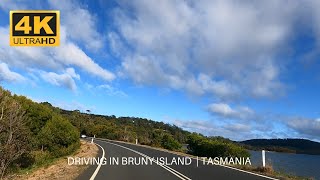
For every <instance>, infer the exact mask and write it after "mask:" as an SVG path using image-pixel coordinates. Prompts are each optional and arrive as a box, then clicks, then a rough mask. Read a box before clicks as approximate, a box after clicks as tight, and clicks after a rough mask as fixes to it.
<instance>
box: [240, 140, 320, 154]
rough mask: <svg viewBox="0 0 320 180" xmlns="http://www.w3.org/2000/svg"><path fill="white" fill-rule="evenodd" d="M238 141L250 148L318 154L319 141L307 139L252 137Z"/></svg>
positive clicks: (319, 150)
mask: <svg viewBox="0 0 320 180" xmlns="http://www.w3.org/2000/svg"><path fill="white" fill-rule="evenodd" d="M240 143H241V144H244V145H245V147H246V148H247V149H251V150H262V149H265V150H268V151H276V152H288V153H301V154H320V143H319V142H314V141H310V140H307V139H252V140H247V141H242V142H240Z"/></svg>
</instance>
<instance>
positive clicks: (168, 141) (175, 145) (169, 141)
mask: <svg viewBox="0 0 320 180" xmlns="http://www.w3.org/2000/svg"><path fill="white" fill-rule="evenodd" d="M161 146H162V147H163V148H166V149H169V150H178V149H180V148H181V144H180V143H179V142H178V141H176V140H175V139H173V137H172V136H171V135H168V134H165V135H164V136H163V137H162V141H161Z"/></svg>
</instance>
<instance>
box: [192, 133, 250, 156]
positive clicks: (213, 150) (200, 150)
mask: <svg viewBox="0 0 320 180" xmlns="http://www.w3.org/2000/svg"><path fill="white" fill-rule="evenodd" d="M187 143H188V149H189V152H190V153H191V154H193V155H196V156H203V157H249V156H250V154H249V153H248V151H247V150H246V149H244V148H243V147H241V146H239V145H237V144H235V143H233V142H232V141H230V140H228V139H224V138H221V137H211V138H206V137H204V136H202V135H201V134H197V133H192V134H190V135H189V138H188V141H187Z"/></svg>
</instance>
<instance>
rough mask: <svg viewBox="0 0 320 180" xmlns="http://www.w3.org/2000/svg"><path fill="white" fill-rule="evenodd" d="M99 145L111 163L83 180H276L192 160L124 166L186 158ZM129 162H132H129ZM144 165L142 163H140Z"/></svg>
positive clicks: (138, 148)
mask: <svg viewBox="0 0 320 180" xmlns="http://www.w3.org/2000/svg"><path fill="white" fill-rule="evenodd" d="M95 143H96V144H97V145H98V146H100V150H99V157H100V158H101V157H102V155H103V153H104V156H105V157H106V160H107V163H106V164H105V165H101V166H100V167H98V166H97V165H92V166H90V167H89V168H88V169H87V170H86V171H85V172H84V173H83V174H81V175H80V176H79V177H78V179H79V180H85V179H90V180H93V179H95V180H105V179H107V180H135V179H137V180H144V179H155V180H163V179H166V180H171V179H172V180H179V179H181V180H190V179H195V180H196V179H201V180H206V179H210V180H212V179H219V180H220V179H222V180H225V179H226V180H228V179H230V180H233V179H234V180H267V179H274V178H269V177H266V176H261V175H256V174H253V173H249V172H244V171H241V170H236V169H231V168H227V167H222V166H216V165H203V162H202V161H198V162H197V160H196V159H192V163H191V164H189V165H176V164H172V165H158V164H157V163H155V161H153V162H151V160H150V159H148V162H147V163H148V165H145V164H140V165H123V164H122V163H121V160H122V158H124V159H127V160H128V158H129V157H134V158H135V159H136V160H137V161H136V162H135V164H136V163H139V161H138V160H139V159H140V160H141V159H147V158H157V157H166V158H167V159H168V161H169V162H171V161H172V159H178V158H181V157H184V156H180V155H176V154H172V153H169V152H166V151H161V150H157V149H153V148H148V147H144V146H139V145H134V144H128V143H122V142H116V141H111V140H105V139H95ZM110 157H112V158H114V159H116V160H117V159H118V160H119V161H118V163H119V164H118V165H117V164H116V161H114V163H113V164H112V165H111V164H110ZM126 162H128V161H126ZM140 163H141V161H140Z"/></svg>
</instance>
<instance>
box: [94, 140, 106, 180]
mask: <svg viewBox="0 0 320 180" xmlns="http://www.w3.org/2000/svg"><path fill="white" fill-rule="evenodd" d="M95 144H96V145H98V146H99V147H100V148H101V149H102V156H101V160H103V158H105V157H104V155H105V152H104V149H103V147H102V146H100V145H99V144H97V143H95ZM101 165H102V163H101V162H100V163H99V165H98V167H97V169H96V170H95V171H94V173H93V174H92V176H91V178H90V180H94V178H96V176H97V174H98V172H99V170H100V168H101Z"/></svg>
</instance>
